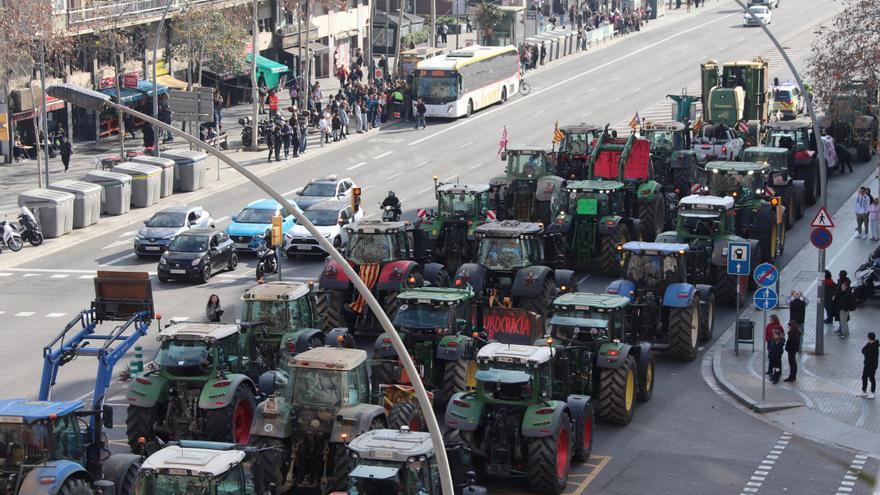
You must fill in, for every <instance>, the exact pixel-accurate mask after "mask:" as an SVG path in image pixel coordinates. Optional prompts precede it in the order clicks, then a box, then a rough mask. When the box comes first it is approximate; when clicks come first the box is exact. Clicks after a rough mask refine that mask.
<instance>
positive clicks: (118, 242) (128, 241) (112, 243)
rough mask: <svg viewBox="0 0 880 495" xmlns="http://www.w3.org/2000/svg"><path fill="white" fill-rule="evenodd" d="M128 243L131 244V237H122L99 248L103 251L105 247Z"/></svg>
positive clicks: (110, 247)
mask: <svg viewBox="0 0 880 495" xmlns="http://www.w3.org/2000/svg"><path fill="white" fill-rule="evenodd" d="M128 245H131V239H122V240H120V241H114V242H111V243H110V244H107V245H106V246H104V247H102V248H101V251H103V250H105V249H112V248H115V247H119V246H128Z"/></svg>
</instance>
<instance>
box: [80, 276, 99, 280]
mask: <svg viewBox="0 0 880 495" xmlns="http://www.w3.org/2000/svg"><path fill="white" fill-rule="evenodd" d="M78 278H81V279H83V280H86V279H93V278H95V275H80V276H79V277H78Z"/></svg>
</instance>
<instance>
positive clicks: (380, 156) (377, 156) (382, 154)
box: [373, 151, 394, 160]
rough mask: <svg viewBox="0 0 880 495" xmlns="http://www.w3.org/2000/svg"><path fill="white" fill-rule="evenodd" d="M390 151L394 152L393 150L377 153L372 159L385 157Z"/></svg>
mask: <svg viewBox="0 0 880 495" xmlns="http://www.w3.org/2000/svg"><path fill="white" fill-rule="evenodd" d="M391 153H394V152H393V151H386V152H385V153H381V154H378V155H376V156H374V157H373V160H378V159H380V158H385V157H386V156H388V155H390V154H391Z"/></svg>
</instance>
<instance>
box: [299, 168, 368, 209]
mask: <svg viewBox="0 0 880 495" xmlns="http://www.w3.org/2000/svg"><path fill="white" fill-rule="evenodd" d="M355 187H357V185H356V184H355V183H354V181H353V180H351V179H349V178H348V177H346V178H343V179H340V178H338V177H336V176H335V175H330V176H327V177H325V178H323V179H315V180H313V181H311V182H309V183H308V184H306V186H305V187H304V188H302V190H300V191H297V192H296V195H297V198H296V204H297V206H299V207H300V208H302V209H303V210H305V209H308V208H309V207H310V206H312V205H314V204H317V203H320V202H322V201H325V200H327V199H331V198H336V199H338V200H340V201H347V202H349V203H350V202H351V194H352V189H353V188H355Z"/></svg>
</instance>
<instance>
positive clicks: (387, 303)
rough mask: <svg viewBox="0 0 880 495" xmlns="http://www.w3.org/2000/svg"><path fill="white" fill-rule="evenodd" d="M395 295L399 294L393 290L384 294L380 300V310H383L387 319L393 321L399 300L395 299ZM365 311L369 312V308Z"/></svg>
mask: <svg viewBox="0 0 880 495" xmlns="http://www.w3.org/2000/svg"><path fill="white" fill-rule="evenodd" d="M397 294H400V292H398V291H396V290H393V291H389V292H386V293H385V296H384V297H383V298H382V309H384V310H385V314H386V315H388V319H390V320H391V321H394V317H395V316H397V310H398V309H400V304H401V303H400V300H398V299H397ZM366 311H369V308H366Z"/></svg>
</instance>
